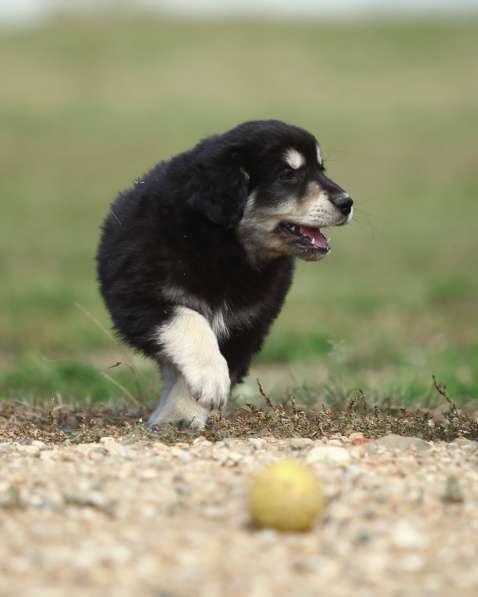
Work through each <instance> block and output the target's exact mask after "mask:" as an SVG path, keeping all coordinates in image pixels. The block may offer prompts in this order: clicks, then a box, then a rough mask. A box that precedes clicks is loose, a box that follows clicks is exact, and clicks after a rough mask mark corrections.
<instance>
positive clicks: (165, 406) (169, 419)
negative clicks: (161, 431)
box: [147, 368, 209, 429]
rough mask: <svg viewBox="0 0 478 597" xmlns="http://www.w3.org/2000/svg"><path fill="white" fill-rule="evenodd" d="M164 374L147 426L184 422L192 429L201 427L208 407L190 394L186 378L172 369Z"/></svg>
mask: <svg viewBox="0 0 478 597" xmlns="http://www.w3.org/2000/svg"><path fill="white" fill-rule="evenodd" d="M170 371H172V372H173V373H172V375H167V376H165V381H164V387H163V390H162V391H161V397H160V400H159V405H158V407H157V408H156V410H155V411H154V412H153V413H152V415H151V416H150V417H149V420H148V423H147V424H148V426H150V427H153V426H155V425H164V424H166V423H176V424H177V423H185V424H187V425H190V426H191V427H192V428H193V429H202V428H203V427H204V425H205V424H206V421H207V417H208V415H209V409H207V408H204V406H201V405H200V404H199V403H198V402H197V401H196V400H194V398H193V397H192V396H191V391H190V389H189V387H188V385H187V383H186V380H185V379H184V377H183V376H182V375H180V374H179V373H178V372H177V371H174V369H172V368H171V369H170Z"/></svg>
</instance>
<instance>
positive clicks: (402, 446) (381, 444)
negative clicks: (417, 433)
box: [362, 433, 430, 453]
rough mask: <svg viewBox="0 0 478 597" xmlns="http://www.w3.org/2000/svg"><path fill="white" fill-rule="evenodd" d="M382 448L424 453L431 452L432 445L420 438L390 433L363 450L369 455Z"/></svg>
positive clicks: (370, 443) (371, 442)
mask: <svg viewBox="0 0 478 597" xmlns="http://www.w3.org/2000/svg"><path fill="white" fill-rule="evenodd" d="M380 448H383V449H386V450H398V451H404V450H416V451H417V452H422V451H424V450H429V449H430V444H429V443H428V442H426V441H425V440H423V439H420V438H419V437H408V436H405V435H397V434H395V433H390V434H389V435H384V436H383V437H380V438H378V439H376V440H374V441H370V442H368V443H366V444H363V446H362V449H363V450H364V451H365V452H369V453H373V452H376V451H378V450H379V449H380Z"/></svg>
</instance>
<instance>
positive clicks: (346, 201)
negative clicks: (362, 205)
mask: <svg viewBox="0 0 478 597" xmlns="http://www.w3.org/2000/svg"><path fill="white" fill-rule="evenodd" d="M332 203H333V204H334V205H335V207H336V208H337V209H339V210H340V211H341V212H342V213H343V214H344V216H348V215H349V213H350V212H351V211H352V205H353V204H354V202H353V201H352V199H351V198H350V197H349V196H348V195H347V194H346V193H343V194H342V195H339V196H338V197H336V198H335V199H334V200H333V201H332Z"/></svg>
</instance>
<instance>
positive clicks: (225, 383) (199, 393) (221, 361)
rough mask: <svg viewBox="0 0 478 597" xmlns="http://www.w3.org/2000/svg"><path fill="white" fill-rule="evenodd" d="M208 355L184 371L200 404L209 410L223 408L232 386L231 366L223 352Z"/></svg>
mask: <svg viewBox="0 0 478 597" xmlns="http://www.w3.org/2000/svg"><path fill="white" fill-rule="evenodd" d="M208 356H209V358H204V359H201V360H200V361H198V363H195V365H194V367H190V368H189V370H184V371H183V373H184V375H185V377H186V379H187V382H188V384H189V387H190V388H191V393H192V395H193V397H194V398H195V399H196V400H197V402H198V404H200V405H201V406H203V407H204V408H207V409H208V410H222V409H223V408H224V407H225V406H226V403H227V399H228V398H229V391H230V388H231V381H230V379H229V368H228V366H227V361H226V359H225V358H224V357H223V356H222V354H220V353H218V354H216V355H214V356H213V357H211V356H210V355H208Z"/></svg>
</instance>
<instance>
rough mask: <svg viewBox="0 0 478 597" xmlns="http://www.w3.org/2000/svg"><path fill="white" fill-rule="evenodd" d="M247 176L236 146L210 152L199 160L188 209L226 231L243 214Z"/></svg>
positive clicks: (233, 225)
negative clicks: (200, 214)
mask: <svg viewBox="0 0 478 597" xmlns="http://www.w3.org/2000/svg"><path fill="white" fill-rule="evenodd" d="M248 188H249V176H248V175H247V173H246V172H245V171H244V169H243V168H242V166H241V155H240V148H239V147H237V146H236V145H229V146H227V147H219V148H212V149H208V150H206V148H204V151H203V154H202V155H200V156H199V159H198V163H197V168H196V176H195V185H194V192H193V194H192V196H191V198H190V199H189V201H188V203H189V206H190V207H191V208H192V209H194V210H195V211H198V212H200V213H202V214H203V215H204V216H205V217H206V218H208V219H209V220H211V221H212V222H214V223H215V224H218V225H220V226H224V227H225V228H234V227H235V226H237V224H238V223H239V221H240V219H241V218H242V214H243V212H244V206H245V204H246V201H247V195H248Z"/></svg>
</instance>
